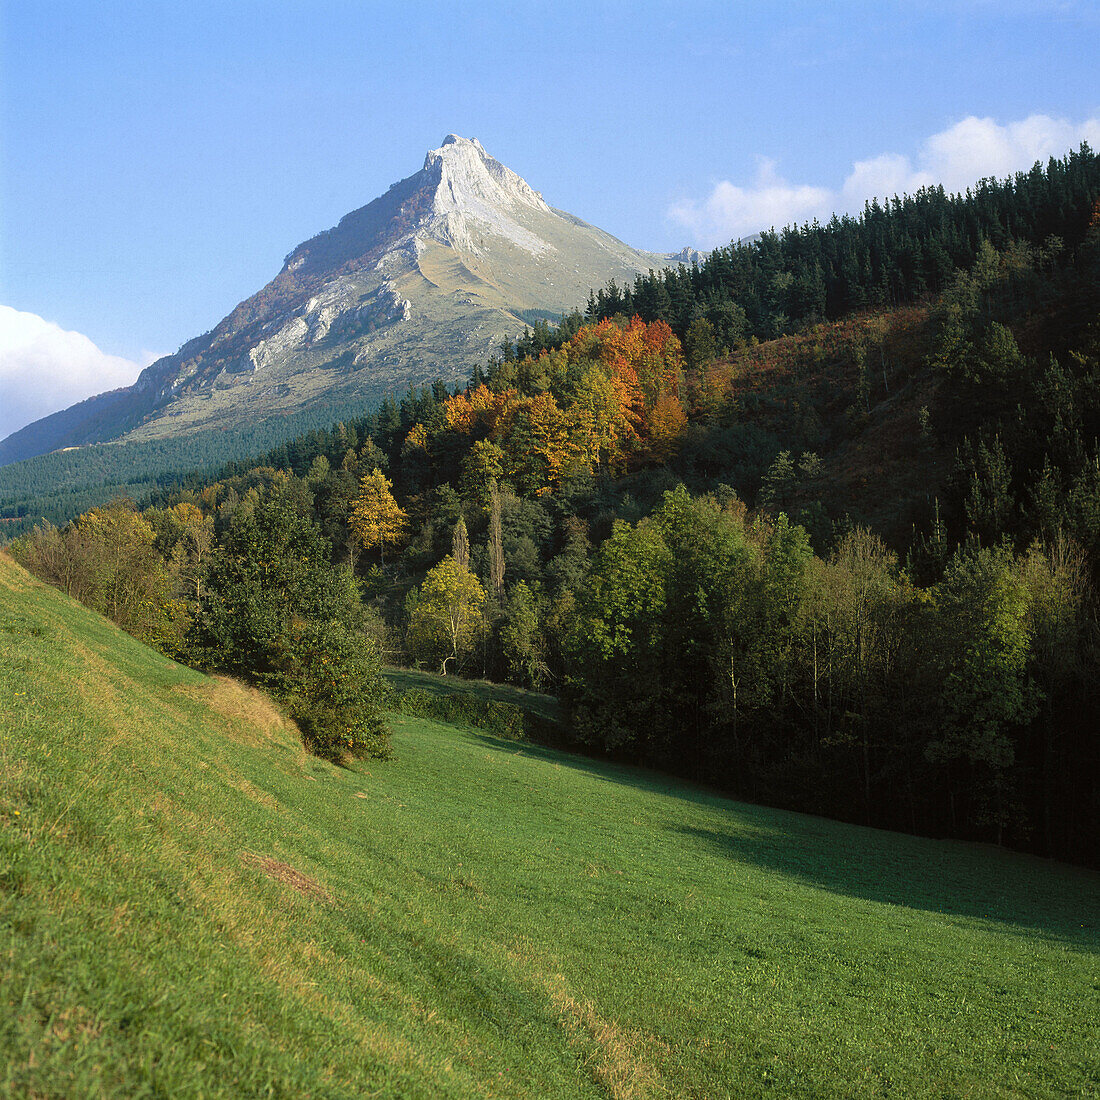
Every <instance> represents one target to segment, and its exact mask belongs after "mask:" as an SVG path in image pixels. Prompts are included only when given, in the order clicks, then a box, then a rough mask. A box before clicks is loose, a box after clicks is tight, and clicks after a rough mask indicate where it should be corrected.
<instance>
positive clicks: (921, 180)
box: [668, 114, 1100, 248]
mask: <svg viewBox="0 0 1100 1100" xmlns="http://www.w3.org/2000/svg"><path fill="white" fill-rule="evenodd" d="M1082 141H1087V142H1088V143H1089V144H1090V145H1091V146H1093V148H1097V147H1100V116H1094V117H1092V118H1089V119H1086V120H1085V121H1083V122H1069V121H1067V120H1066V119H1061V118H1051V117H1050V116H1049V115H1038V114H1037V115H1029V116H1028V117H1027V118H1025V119H1021V120H1020V121H1018V122H1009V123H1006V124H1004V125H1001V124H1000V123H998V122H996V121H995V120H994V119H992V118H977V117H976V116H974V115H970V116H968V117H967V118H964V119H962V120H961V121H959V122H957V123H955V125H953V126H950V127H948V128H947V129H946V130H942V131H940V132H939V133H937V134H933V135H932V136H931V137H930V138H928V140H927V141H925V142H924V143H923V144H922V145H921V147H920V148H919V149H918V150H917V152H916V154H915V156H909V155H906V154H904V153H890V152H887V153H881V154H879V155H878V156H874V157H869V158H867V159H866V160H857V161H856V162H855V163H854V164H853V165H852V168H851V171H850V172H849V173H848V175H847V177H846V178H845V179H844V181H843V183H841V184H840V185H839V186H833V187H826V186H822V185H811V184H792V183H789V182H787V181H786V180H783V179H781V178H779V176H778V175H777V172H776V167H775V164H774V162H772V161H761V164H760V168H759V169H758V171H757V175H756V179H755V180H754V182H753V183H752V184H750V185H749V186H748V187H738V186H737V185H735V184H733V183H730V182H729V181H727V180H723V181H722V182H721V183H718V184H716V185H715V187H714V189H713V190H712V191H711V193H710V195H709V196H708V197H707V198H706V199H704V200H703V201H702V202H695V201H687V202H681V203H677V204H675V205H674V206H672V207H670V209H669V211H668V216H669V217H670V218H671V219H672V220H673V221H675V222H678V223H679V224H680V225H683V226H686V227H687V228H688V229H689V230H690V231H691V232H692V233H693V234H694V236H695V242H694V243H695V244H696V245H697V246H699V247H704V248H706V247H711V246H713V245H716V244H724V243H726V242H728V241H730V240H737V239H738V238H740V237H745V236H748V235H749V234H751V233H756V232H759V231H760V230H764V229H770V228H773V227H774V228H776V229H781V228H782V227H783V226H785V225H794V224H800V223H802V222H805V221H810V220H812V219H813V218H819V219H821V220H824V219H827V218H829V217H830V216H831V215H832V214H833V213H858V212H859V211H860V210H861V209H862V208H863V204H864V202H866V201H867V200H868V199H872V198H879V199H885V198H890V197H892V196H894V195H902V194H904V193H906V192H908V193H909V194H912V193H913V192H914V191H916V190H918V189H919V188H921V187H926V186H929V185H932V184H943V186H944V187H945V188H946V189H947V190H948V191H949V192H954V191H965V190H966V188H967V187H969V186H971V185H972V184H974V183H976V182H977V181H978V180H979V179H985V178H987V177H990V176H994V177H997V178H1003V177H1005V176H1010V175H1012V174H1013V173H1014V172H1019V171H1027V169H1029V168H1030V167H1031V166H1032V165H1033V164H1034V163H1035V162H1036V161H1037V160H1038V161H1046V160H1047V159H1048V158H1049V157H1060V156H1064V155H1065V154H1066V153H1067V152H1069V151H1070V150H1071V149H1075V148H1077V146H1079V145H1080V144H1081V142H1082Z"/></svg>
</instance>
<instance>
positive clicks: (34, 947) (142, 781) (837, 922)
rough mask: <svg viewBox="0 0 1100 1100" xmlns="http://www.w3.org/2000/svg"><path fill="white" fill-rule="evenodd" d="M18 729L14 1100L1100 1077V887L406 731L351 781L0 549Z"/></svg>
mask: <svg viewBox="0 0 1100 1100" xmlns="http://www.w3.org/2000/svg"><path fill="white" fill-rule="evenodd" d="M0 733H2V737H0V1004H4V1005H8V1006H12V1007H13V1008H14V1011H5V1012H0V1095H5V1094H12V1095H19V1096H23V1095H36V1096H58V1097H62V1096H64V1097H69V1096H89V1095H95V1096H127V1097H132V1096H142V1095H173V1096H196V1095H203V1096H205V1097H215V1096H225V1097H237V1096H255V1095H277V1096H313V1097H328V1096H351V1095H355V1096H358V1095H364V1094H371V1095H383V1096H440V1095H445V1096H467V1095H469V1096H488V1095H492V1096H532V1097H555V1096H561V1097H573V1096H586V1095H590V1096H599V1095H611V1096H619V1097H628V1096H646V1095H673V1096H708V1097H718V1096H726V1095H735V1096H753V1095H764V1094H768V1093H774V1094H778V1095H796V1096H797V1095H801V1096H830V1095H835V1096H841V1095H843V1096H849V1095H879V1096H884V1095H891V1096H942V1095H952V1096H961V1095H968V1096H1029V1097H1031V1096H1054V1095H1082V1094H1086V1095H1094V1094H1096V1091H1097V1090H1098V1089H1100V1070H1098V1067H1097V1054H1096V1052H1097V1050H1098V1049H1100V1018H1098V1017H1100V1013H1098V1011H1097V1005H1098V1003H1100V966H1098V959H1100V956H1098V954H1097V947H1098V946H1100V929H1098V926H1097V913H1098V911H1100V890H1098V879H1097V878H1096V876H1094V875H1090V874H1087V873H1085V872H1080V871H1076V870H1073V869H1070V868H1066V867H1061V866H1058V865H1052V864H1047V863H1042V862H1038V861H1035V860H1032V859H1028V858H1025V857H1020V856H1013V855H1009V854H1006V853H1003V852H998V851H991V850H986V849H978V848H973V847H966V846H961V845H957V844H946V843H935V842H932V841H928V840H922V839H917V838H911V837H905V836H899V835H895V834H891V833H885V832H877V831H872V830H865V829H859V828H854V827H851V826H847V825H840V824H836V823H832V822H828V821H824V820H819V819H815V818H810V817H804V816H800V815H796V814H789V813H780V812H776V811H771V810H765V809H761V808H757V807H751V806H744V805H739V804H737V803H732V802H729V801H727V800H725V799H721V798H718V797H716V796H714V795H712V794H709V793H707V792H704V791H701V790H699V789H697V788H693V787H691V786H688V785H685V784H682V783H678V782H672V781H670V780H667V779H665V778H663V777H660V776H657V775H654V774H652V773H646V772H642V771H638V770H633V769H628V768H622V767H613V766H609V765H604V764H596V763H592V762H590V761H586V760H584V759H581V758H577V757H572V756H568V755H565V754H560V753H554V752H550V751H546V750H536V749H526V748H522V749H521V748H520V747H518V746H516V745H515V744H503V743H500V742H496V741H493V740H491V739H488V738H486V737H482V736H476V735H474V734H472V733H469V732H464V731H461V730H458V729H455V728H450V727H445V726H438V725H433V724H430V723H426V722H418V721H413V720H406V719H398V720H396V721H395V745H396V750H397V758H396V760H395V761H393V762H391V763H387V764H371V765H369V766H368V767H366V768H363V769H360V770H355V771H352V770H346V771H341V770H339V769H336V768H333V767H330V766H329V765H327V764H324V763H321V762H319V761H316V760H312V759H310V758H308V757H306V756H305V755H304V754H303V753H302V752H301V750H300V749H299V748H298V746H297V742H296V740H295V738H294V731H293V729H292V728H290V727H289V726H288V725H287V724H286V723H285V722H284V721H283V720H282V719H281V718H280V717H279V715H278V714H277V713H275V712H274V711H273V710H272V708H271V707H270V705H269V704H267V703H266V701H265V700H264V699H263V698H262V697H260V696H258V695H256V694H254V693H252V692H250V691H248V690H246V689H244V688H241V687H240V686H238V685H235V684H233V683H232V682H229V681H219V680H209V679H205V678H203V677H201V676H199V675H197V674H196V673H193V672H191V671H188V670H186V669H183V668H181V667H179V666H177V665H174V664H172V663H171V662H169V661H167V660H164V659H163V658H161V657H159V656H157V655H156V654H154V653H152V652H151V651H149V650H148V649H145V648H143V647H142V646H140V645H139V644H138V643H136V642H134V641H133V640H131V639H129V638H127V637H126V636H124V635H122V634H120V633H119V632H118V631H117V630H115V629H114V628H113V627H112V626H110V625H109V624H108V623H106V622H104V621H103V620H102V619H99V618H97V617H96V616H94V615H92V614H91V613H89V612H87V611H85V610H84V609H82V608H80V607H78V606H77V605H75V604H73V603H71V602H70V601H68V600H66V599H65V598H64V597H63V596H61V595H59V594H58V593H56V592H54V591H53V590H51V589H48V588H44V587H42V586H40V585H38V584H37V583H36V582H34V581H33V580H31V579H30V578H29V577H28V576H27V575H26V574H25V573H23V572H22V571H20V570H19V569H18V568H17V567H15V566H14V565H12V564H11V562H10V561H8V560H7V559H6V558H3V557H0ZM274 861H278V862H274Z"/></svg>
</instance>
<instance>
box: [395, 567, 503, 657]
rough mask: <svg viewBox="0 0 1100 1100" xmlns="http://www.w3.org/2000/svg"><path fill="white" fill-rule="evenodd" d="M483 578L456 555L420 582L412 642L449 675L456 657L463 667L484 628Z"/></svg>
mask: <svg viewBox="0 0 1100 1100" xmlns="http://www.w3.org/2000/svg"><path fill="white" fill-rule="evenodd" d="M484 606H485V590H484V589H483V588H482V587H481V582H480V581H479V580H478V579H477V577H475V576H474V575H473V573H471V572H470V571H469V569H464V568H462V567H461V566H460V565H459V564H458V562H456V561H455V559H454V558H453V557H450V556H447V557H445V558H444V559H443V560H442V561H441V562H440V563H439V564H438V565H437V566H436V567H435V568H434V569H432V570H430V571H429V573H428V575H427V576H426V577H425V578H424V583H423V584H422V585H421V586H420V594H419V597H418V599H417V600H416V603H415V605H414V606H413V609H412V618H411V620H410V622H409V629H408V646H409V649H410V650H411V651H412V652H413V654H414V655H416V656H417V657H419V658H420V659H422V660H431V661H433V662H437V663H438V665H439V671H440V672H441V673H443V674H444V675H446V673H447V665H448V664H450V663H451V662H452V661H453V662H454V664H455V667H456V668H461V667H462V665H463V663H464V662H465V661H466V660H467V658H468V657H469V656H470V654H471V653H472V652H473V651H474V648H475V647H476V645H477V642H478V641H479V640H480V638H481V635H482V632H483V631H484V628H485V626H484V619H483V618H482V609H483V608H484Z"/></svg>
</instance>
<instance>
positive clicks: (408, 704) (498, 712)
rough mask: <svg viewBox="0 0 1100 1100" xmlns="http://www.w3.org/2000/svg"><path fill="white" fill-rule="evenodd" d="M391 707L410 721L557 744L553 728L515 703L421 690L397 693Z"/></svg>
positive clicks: (549, 723) (556, 732) (557, 733)
mask: <svg viewBox="0 0 1100 1100" xmlns="http://www.w3.org/2000/svg"><path fill="white" fill-rule="evenodd" d="M390 706H391V707H392V708H393V709H394V710H395V711H397V712H398V714H405V715H408V716H409V717H412V718H430V719H432V720H433V721H436V722H447V723H450V724H452V725H458V726H473V727H474V728H475V729H481V730H485V732H486V733H491V734H492V735H493V736H494V737H500V738H502V739H504V740H506V741H539V742H547V741H557V740H560V739H561V738H560V732H558V731H557V729H556V727H555V726H554V724H553V723H552V722H550V721H548V720H547V719H545V718H542V717H540V716H539V715H537V714H532V713H531V712H530V711H528V710H524V709H523V707H521V706H518V705H517V704H515V703H507V702H504V701H503V700H501V699H482V698H480V697H479V696H477V695H475V694H474V693H473V692H471V691H459V692H449V693H445V694H436V693H435V692H431V691H425V690H424V689H423V688H408V689H406V690H405V691H402V692H398V693H397V695H396V696H395V697H394V698H393V699H392V700H391V702H390Z"/></svg>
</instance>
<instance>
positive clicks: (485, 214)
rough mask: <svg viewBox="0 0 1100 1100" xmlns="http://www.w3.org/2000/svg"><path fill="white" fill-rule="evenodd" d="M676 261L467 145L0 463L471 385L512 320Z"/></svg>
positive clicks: (50, 420) (436, 157) (445, 151)
mask: <svg viewBox="0 0 1100 1100" xmlns="http://www.w3.org/2000/svg"><path fill="white" fill-rule="evenodd" d="M693 255H694V254H691V253H690V251H689V250H685V252H683V253H680V254H678V255H677V256H676V257H671V256H667V255H658V254H655V253H648V252H639V251H637V250H636V249H633V248H630V247H629V246H627V245H625V244H623V243H622V242H621V241H619V240H616V239H615V238H614V237H612V236H610V235H609V234H607V233H604V232H603V231H602V230H599V229H597V228H595V227H594V226H591V225H588V224H587V223H586V222H583V221H581V219H579V218H576V217H574V216H573V215H571V214H567V213H565V212H564V211H560V210H555V209H553V208H552V207H550V206H548V205H547V204H546V202H545V201H544V200H543V198H542V196H541V195H540V194H538V192H536V191H534V190H533V189H532V188H531V187H530V186H529V185H528V184H527V183H526V182H525V181H524V180H522V179H521V178H520V177H519V176H517V175H516V174H515V173H514V172H512V171H511V170H510V169H508V168H506V167H505V166H504V165H502V164H501V163H500V162H499V161H497V160H495V159H494V158H493V157H491V156H489V154H488V153H486V152H485V150H484V149H483V148H482V147H481V145H480V143H478V142H477V141H469V140H467V139H465V138H460V137H457V136H455V135H454V134H451V135H449V136H448V137H447V138H446V139H445V140H444V142H443V144H442V145H441V146H440V147H439V148H438V149H433V150H431V151H430V152H429V153H428V154H427V156H426V158H425V161H424V167H423V168H422V169H421V170H420V171H419V172H417V173H415V174H414V175H412V176H409V177H408V178H407V179H404V180H401V181H400V182H399V183H395V184H394V185H393V186H392V187H391V188H390V189H389V191H387V192H386V193H385V194H384V195H382V196H381V197H379V198H377V199H375V200H374V201H373V202H371V203H369V204H368V205H366V206H364V207H362V208H361V209H359V210H356V211H354V212H352V213H350V214H348V215H346V216H345V217H344V218H342V219H341V221H340V223H339V225H337V226H335V227H334V228H332V229H329V230H326V231H325V232H323V233H319V234H318V235H317V236H315V237H313V238H311V239H310V240H308V241H306V242H304V243H303V244H301V245H299V246H298V247H297V248H295V249H294V250H293V251H292V252H291V253H290V255H289V256H287V258H286V261H285V263H284V265H283V269H282V270H281V271H280V272H279V274H278V275H276V277H275V278H274V279H273V280H272V281H271V282H270V283H268V284H267V286H265V287H264V288H263V289H262V290H260V291H259V292H258V293H257V294H255V295H253V296H252V297H251V298H249V299H247V300H246V301H244V302H242V303H241V304H240V305H238V306H237V307H236V309H234V310H233V311H232V312H231V313H230V314H229V315H228V316H227V317H226V318H225V319H224V320H222V321H221V322H220V323H219V324H218V325H217V326H216V327H215V328H214V329H213V330H212V331H211V332H209V333H206V334H204V335H203V336H199V337H197V338H195V339H193V340H191V341H189V342H188V343H187V344H185V345H184V346H183V347H182V348H180V350H179V351H178V352H176V353H175V354H174V355H169V356H166V357H164V358H163V359H160V360H158V361H157V362H156V363H153V364H152V365H151V366H149V367H148V368H146V369H145V370H144V371H143V372H142V374H141V376H140V378H139V379H138V381H137V382H136V383H135V384H134V385H133V386H131V387H129V388H128V389H125V390H119V391H115V392H113V393H110V394H102V395H99V396H98V397H94V398H91V399H90V400H89V401H85V402H83V403H81V404H80V405H77V406H73V407H72V408H71V409H66V410H64V411H62V412H59V413H55V414H53V415H52V416H48V417H45V418H43V419H42V420H40V421H37V422H36V423H34V424H31V425H28V426H27V427H25V428H23V429H21V430H20V431H18V432H15V433H14V434H12V435H11V436H9V437H8V438H7V439H5V440H3V441H2V442H0V464H2V463H7V462H14V461H18V460H19V459H22V458H27V457H31V456H33V455H36V454H42V453H44V452H46V451H50V450H54V449H56V448H58V447H65V446H80V445H84V444H88V443H94V442H102V441H105V440H112V439H117V438H119V437H125V438H126V439H128V440H144V439H153V438H162V437H165V436H172V435H179V434H182V433H186V432H191V431H194V430H196V429H200V428H206V429H210V428H216V429H230V430H233V429H236V428H238V427H239V426H240V425H242V424H246V423H247V424H254V423H255V422H257V421H260V420H264V419H270V418H273V417H278V416H283V415H286V414H288V413H292V412H295V411H299V410H302V409H308V408H311V407H320V406H328V405H331V406H333V407H335V406H337V405H346V404H347V403H348V402H349V401H354V400H356V399H358V400H359V401H361V403H362V408H361V411H366V410H367V407H368V406H369V405H370V403H371V402H372V401H375V400H377V399H378V397H380V396H381V395H382V394H384V393H386V392H389V391H395V390H396V391H402V390H404V389H405V388H406V387H407V386H408V385H409V384H413V383H416V384H422V383H429V382H431V381H433V380H435V379H436V378H439V377H442V378H444V379H445V380H447V381H456V380H465V379H466V378H467V377H468V375H469V373H470V369H471V368H472V367H473V365H474V364H475V363H479V362H484V361H485V359H486V358H488V356H489V355H490V354H491V353H492V352H493V351H494V350H495V349H496V347H497V345H498V344H499V343H500V341H501V340H502V339H503V338H504V337H505V336H507V335H514V334H515V333H516V332H517V331H518V330H519V329H521V328H522V327H523V321H522V320H521V315H526V316H529V315H530V314H531V313H532V312H534V313H541V314H545V315H547V316H551V315H557V314H560V313H562V312H565V311H568V310H570V309H573V308H575V307H576V306H577V304H578V303H580V302H582V301H583V300H584V297H585V295H586V294H587V293H588V291H589V289H590V288H591V287H593V286H603V285H604V284H605V283H607V281H608V280H609V279H612V278H614V279H617V280H619V281H625V280H629V279H631V278H633V276H634V275H635V274H636V273H638V272H640V271H645V270H647V269H649V268H659V267H663V266H664V265H666V264H667V263H669V262H670V261H671V260H673V259H682V260H687V261H688V262H690V259H691V258H692V256H693Z"/></svg>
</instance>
